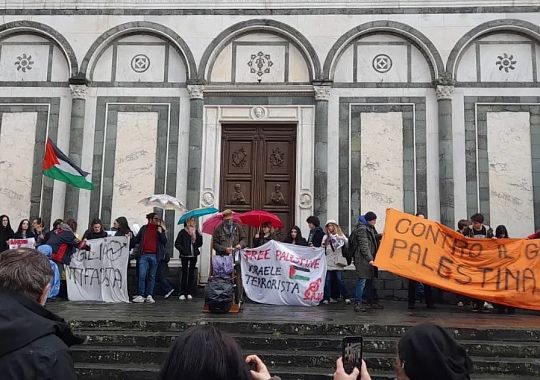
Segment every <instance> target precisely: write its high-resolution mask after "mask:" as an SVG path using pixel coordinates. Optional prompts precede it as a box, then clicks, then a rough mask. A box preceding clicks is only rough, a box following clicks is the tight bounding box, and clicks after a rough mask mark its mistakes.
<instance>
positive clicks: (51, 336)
mask: <svg viewBox="0 0 540 380" xmlns="http://www.w3.org/2000/svg"><path fill="white" fill-rule="evenodd" d="M52 276H53V273H52V270H51V266H50V264H49V260H47V257H45V256H44V255H42V254H41V253H39V252H37V251H36V250H34V249H30V248H19V249H12V250H8V251H5V252H4V253H2V255H0V304H1V305H2V307H0V336H1V337H2V338H1V344H0V373H1V374H2V375H1V376H0V377H1V378H2V380H20V379H38V380H42V379H43V380H45V379H62V380H71V379H76V378H77V376H76V375H75V369H74V368H73V360H72V359H71V355H70V353H69V350H68V347H69V346H72V345H74V344H80V343H82V342H83V339H81V338H79V337H77V336H75V335H73V333H72V332H71V329H70V327H69V325H68V324H67V323H66V322H65V321H64V320H63V319H61V318H60V317H58V316H56V315H54V314H53V313H51V312H50V311H48V310H47V309H45V308H44V307H43V305H45V302H46V300H47V295H48V294H49V289H50V280H51V278H52Z"/></svg>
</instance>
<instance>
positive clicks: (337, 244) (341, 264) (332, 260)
mask: <svg viewBox="0 0 540 380" xmlns="http://www.w3.org/2000/svg"><path fill="white" fill-rule="evenodd" d="M324 227H325V230H326V234H325V235H324V237H323V239H322V247H323V248H324V250H325V253H326V268H327V269H326V280H325V282H324V299H323V301H322V303H323V304H324V305H327V304H328V303H336V302H337V301H336V300H335V299H333V298H331V295H332V284H333V283H334V281H333V280H334V279H335V280H336V281H335V283H337V285H338V287H339V293H340V294H341V296H342V297H343V298H344V299H345V304H347V305H349V304H350V303H351V300H350V299H349V292H348V291H347V288H346V287H345V282H344V281H343V269H344V268H345V267H346V266H347V260H346V259H345V257H344V256H343V247H344V246H345V245H346V244H347V243H348V239H347V236H345V234H344V233H343V231H341V227H339V225H338V224H337V222H336V221H335V220H334V219H330V220H328V221H327V222H326V224H325V226H324ZM336 293H337V292H336Z"/></svg>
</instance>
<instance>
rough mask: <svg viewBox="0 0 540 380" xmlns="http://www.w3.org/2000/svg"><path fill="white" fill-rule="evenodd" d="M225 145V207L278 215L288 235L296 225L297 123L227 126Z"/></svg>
mask: <svg viewBox="0 0 540 380" xmlns="http://www.w3.org/2000/svg"><path fill="white" fill-rule="evenodd" d="M221 146H222V151H221V186H220V187H221V189H220V199H221V201H220V206H221V208H222V209H225V208H230V209H232V210H234V211H238V212H244V211H248V210H253V209H262V210H266V211H269V212H272V213H274V214H277V215H278V216H279V217H280V218H281V221H282V222H283V225H284V228H283V230H282V231H280V236H281V237H284V236H286V234H287V232H288V230H289V228H290V227H292V226H293V225H294V209H295V186H296V175H295V174H296V173H295V169H296V126H295V125H266V124H262V125H224V126H223V130H222V140H221ZM251 232H252V233H253V230H252V231H251Z"/></svg>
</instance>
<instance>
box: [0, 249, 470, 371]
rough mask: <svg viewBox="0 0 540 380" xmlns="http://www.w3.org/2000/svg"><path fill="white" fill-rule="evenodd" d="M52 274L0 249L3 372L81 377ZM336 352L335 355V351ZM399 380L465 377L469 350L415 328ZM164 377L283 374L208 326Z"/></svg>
mask: <svg viewBox="0 0 540 380" xmlns="http://www.w3.org/2000/svg"><path fill="white" fill-rule="evenodd" d="M52 276H53V272H52V270H51V268H50V265H49V263H48V260H47V258H46V257H45V256H44V255H42V254H41V253H39V252H37V251H36V250H34V249H31V248H19V249H11V250H6V251H5V252H3V253H2V254H1V255H0V304H2V308H0V336H2V344H1V345H0V373H2V378H3V379H6V380H18V379H37V378H39V379H45V378H46V379H60V378H61V379H67V380H69V379H76V378H77V377H76V373H75V369H74V365H73V360H72V358H71V355H70V353H69V347H70V346H73V345H76V344H81V343H82V342H83V339H82V338H81V337H79V336H77V335H75V334H74V333H73V332H72V331H71V328H70V326H69V324H68V323H67V322H66V321H64V320H63V319H62V318H60V317H58V316H57V315H55V314H53V313H52V312H50V311H48V310H47V309H46V308H45V307H44V306H45V303H46V301H47V295H48V293H49V290H50V280H51V278H52ZM336 356H338V355H336ZM395 363H396V365H395V372H396V376H397V378H398V379H400V380H405V379H410V380H432V379H441V380H467V379H470V373H471V372H472V363H471V360H470V358H469V357H468V355H467V353H466V351H465V349H464V348H463V347H462V346H461V345H459V344H458V343H457V342H456V341H455V339H454V338H453V337H452V336H451V335H450V334H449V333H448V332H447V331H446V330H445V329H443V328H442V327H439V326H436V325H429V324H423V325H418V326H415V327H412V328H410V329H409V330H408V331H407V332H406V333H405V334H404V335H403V337H402V338H401V339H400V340H399V342H398V344H397V347H396V358H395ZM357 364H358V365H357V366H355V367H354V369H353V370H352V372H351V373H347V372H346V371H345V369H344V366H343V362H342V359H341V358H338V359H337V361H336V370H335V373H334V380H356V379H359V378H360V379H362V380H366V379H367V380H369V379H371V377H370V375H369V372H368V369H367V366H366V363H365V362H364V361H363V360H362V361H361V362H359V363H357ZM159 379H161V380H173V379H174V380H176V379H183V380H207V379H213V380H230V379H238V380H278V379H279V377H277V376H272V375H271V374H270V372H269V370H268V368H267V366H266V365H265V364H264V362H263V361H262V360H261V359H260V358H259V357H258V356H257V355H248V356H247V357H244V356H243V354H242V350H241V348H240V346H239V345H238V343H237V342H236V341H235V340H234V339H233V338H232V337H231V336H229V335H228V334H225V333H223V332H221V331H220V330H218V329H217V328H215V327H213V326H209V325H206V324H204V325H198V326H194V327H192V328H190V329H188V330H186V331H184V332H182V333H181V334H180V335H179V336H178V337H177V339H176V340H175V342H174V343H173V344H172V345H171V347H170V349H169V352H168V355H167V357H166V358H165V360H164V361H163V363H162V365H161V370H160V372H159Z"/></svg>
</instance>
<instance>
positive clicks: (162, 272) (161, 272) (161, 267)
mask: <svg viewBox="0 0 540 380" xmlns="http://www.w3.org/2000/svg"><path fill="white" fill-rule="evenodd" d="M168 269H169V266H168V265H167V263H166V262H165V261H163V260H162V261H160V262H159V263H158V266H157V272H156V283H157V284H159V286H161V289H163V293H164V294H167V293H169V292H170V291H171V290H172V289H173V286H172V285H171V283H170V282H169V280H167V272H168Z"/></svg>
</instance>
